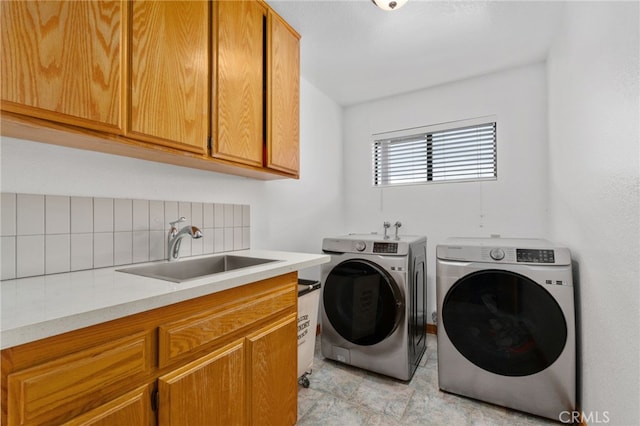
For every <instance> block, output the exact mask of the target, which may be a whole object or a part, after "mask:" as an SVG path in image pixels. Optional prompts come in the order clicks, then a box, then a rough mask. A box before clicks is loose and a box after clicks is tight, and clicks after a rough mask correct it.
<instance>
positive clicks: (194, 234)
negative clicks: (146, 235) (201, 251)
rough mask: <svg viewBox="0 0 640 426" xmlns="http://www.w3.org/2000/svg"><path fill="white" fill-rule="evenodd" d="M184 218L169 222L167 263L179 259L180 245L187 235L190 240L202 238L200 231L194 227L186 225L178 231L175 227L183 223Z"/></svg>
mask: <svg viewBox="0 0 640 426" xmlns="http://www.w3.org/2000/svg"><path fill="white" fill-rule="evenodd" d="M185 220H187V219H185V218H184V216H183V217H181V218H180V219H178V220H175V221H173V222H169V225H171V228H169V237H168V239H167V252H168V254H169V261H170V262H172V261H174V260H178V259H179V258H180V244H181V243H182V239H183V238H184V237H186V236H187V235H189V236H191V238H194V239H197V238H202V231H201V230H200V229H198V227H196V226H190V225H187V226H185V227H184V228H182V229H181V230H180V231H178V228H176V225H177V224H178V223H180V222H184V221H185Z"/></svg>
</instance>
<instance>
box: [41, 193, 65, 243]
mask: <svg viewBox="0 0 640 426" xmlns="http://www.w3.org/2000/svg"><path fill="white" fill-rule="evenodd" d="M45 231H46V233H47V235H52V234H69V233H70V232H71V199H70V197H63V196H56V195H47V196H46V197H45Z"/></svg>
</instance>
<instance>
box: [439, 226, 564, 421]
mask: <svg viewBox="0 0 640 426" xmlns="http://www.w3.org/2000/svg"><path fill="white" fill-rule="evenodd" d="M436 297H437V306H438V336H437V339H438V384H439V387H440V389H441V390H444V391H447V392H452V393H456V394H459V395H464V396H468V397H472V398H475V399H479V400H483V401H487V402H491V403H494V404H498V405H501V406H505V407H510V408H513V409H516V410H521V411H525V412H528V413H532V414H536V415H539V416H543V417H548V418H551V419H554V420H556V421H561V420H562V417H561V416H562V415H563V413H565V414H564V415H565V417H566V415H567V414H566V413H572V412H573V411H574V410H575V409H576V342H575V312H574V287H573V278H572V268H571V256H570V253H569V250H568V249H567V248H564V247H557V246H554V245H553V244H551V243H550V242H548V241H545V240H535V239H505V238H486V239H451V240H448V241H447V242H446V244H442V245H438V246H437V248H436Z"/></svg>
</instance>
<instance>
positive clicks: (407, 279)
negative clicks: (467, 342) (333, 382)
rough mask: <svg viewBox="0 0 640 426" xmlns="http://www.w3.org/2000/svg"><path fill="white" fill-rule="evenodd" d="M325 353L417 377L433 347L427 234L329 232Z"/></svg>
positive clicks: (324, 297)
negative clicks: (429, 341) (428, 329)
mask: <svg viewBox="0 0 640 426" xmlns="http://www.w3.org/2000/svg"><path fill="white" fill-rule="evenodd" d="M322 250H323V252H324V253H327V254H330V255H331V261H330V262H329V263H327V264H324V265H323V266H322V296H321V308H322V309H321V313H322V314H321V315H322V316H321V324H322V325H321V327H322V328H321V329H322V333H321V347H322V354H323V356H324V357H326V358H329V359H332V360H336V361H340V362H342V363H345V364H348V365H353V366H356V367H360V368H363V369H366V370H369V371H374V372H377V373H380V374H384V375H387V376H391V377H394V378H397V379H401V380H405V381H406V380H410V379H411V377H412V376H413V373H414V372H415V370H416V368H417V366H418V363H419V362H420V358H421V357H422V354H423V353H424V351H425V349H426V335H425V333H426V321H427V315H426V306H427V292H426V237H416V236H399V237H398V239H394V238H388V239H385V238H384V237H382V236H379V235H377V234H371V235H362V234H355V235H347V236H341V237H334V238H325V239H324V240H323V243H322Z"/></svg>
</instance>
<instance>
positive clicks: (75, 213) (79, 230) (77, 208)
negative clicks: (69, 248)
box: [71, 197, 93, 234]
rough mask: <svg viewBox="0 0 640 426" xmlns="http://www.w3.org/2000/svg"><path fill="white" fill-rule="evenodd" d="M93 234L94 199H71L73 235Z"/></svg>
mask: <svg viewBox="0 0 640 426" xmlns="http://www.w3.org/2000/svg"><path fill="white" fill-rule="evenodd" d="M89 232H93V198H90V197H71V233H72V234H86V233H89Z"/></svg>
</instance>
